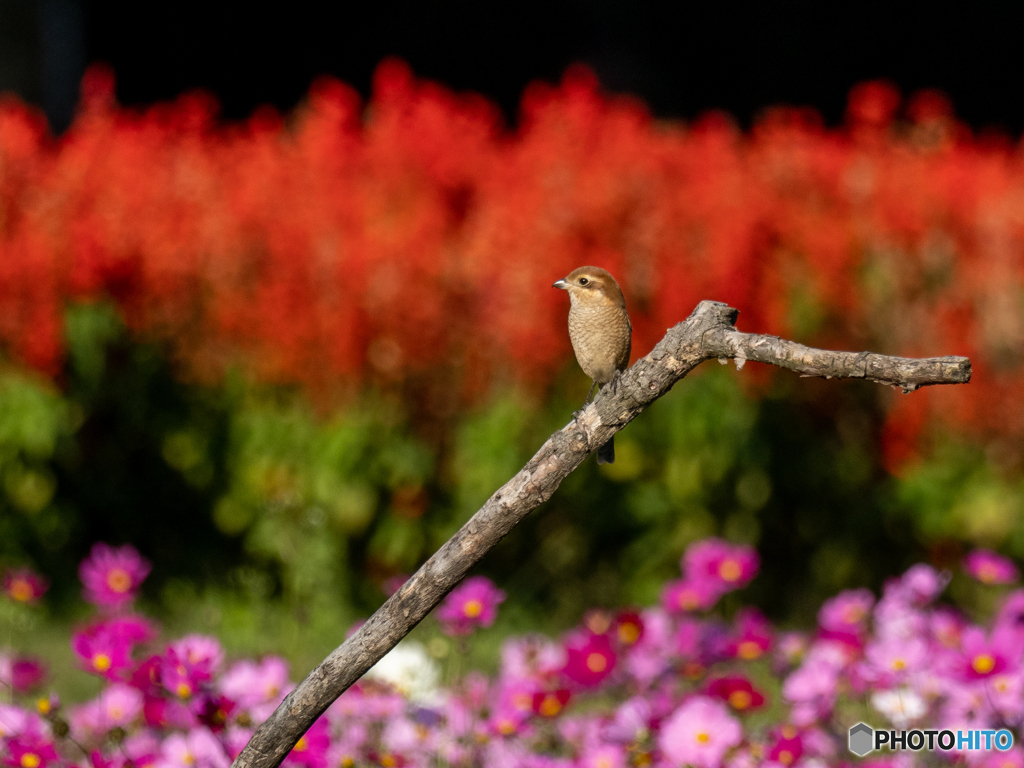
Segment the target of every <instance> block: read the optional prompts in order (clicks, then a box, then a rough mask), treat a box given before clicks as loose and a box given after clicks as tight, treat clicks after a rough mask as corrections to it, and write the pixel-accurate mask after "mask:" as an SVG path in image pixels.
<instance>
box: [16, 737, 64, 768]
mask: <svg viewBox="0 0 1024 768" xmlns="http://www.w3.org/2000/svg"><path fill="white" fill-rule="evenodd" d="M4 751H5V752H6V754H5V755H4V763H3V764H4V765H9V766H13V767H14V768H46V766H48V765H50V764H51V763H56V762H57V761H58V760H59V759H60V758H59V756H58V755H57V750H56V749H54V747H53V744H52V743H50V741H49V740H48V739H46V738H44V737H43V736H42V735H41V734H37V733H24V734H22V735H20V736H17V737H15V738H13V739H11V740H9V741H8V742H7V745H6V749H5V750H4Z"/></svg>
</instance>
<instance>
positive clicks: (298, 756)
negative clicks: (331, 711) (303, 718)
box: [284, 717, 331, 768]
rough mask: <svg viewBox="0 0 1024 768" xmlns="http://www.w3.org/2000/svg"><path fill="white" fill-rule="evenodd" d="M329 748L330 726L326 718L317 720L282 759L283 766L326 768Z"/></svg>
mask: <svg viewBox="0 0 1024 768" xmlns="http://www.w3.org/2000/svg"><path fill="white" fill-rule="evenodd" d="M330 746H331V734H330V725H329V724H328V722H327V720H326V718H323V717H321V718H318V719H317V721H316V722H315V723H313V725H311V726H310V728H309V730H308V731H306V732H305V733H304V734H303V735H302V737H301V738H300V739H299V740H298V741H297V742H296V744H295V746H294V747H292V751H291V752H289V753H288V756H287V757H286V758H285V759H284V765H299V766H302V767H303V768H327V750H328V748H329V747H330Z"/></svg>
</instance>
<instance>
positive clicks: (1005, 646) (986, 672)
mask: <svg viewBox="0 0 1024 768" xmlns="http://www.w3.org/2000/svg"><path fill="white" fill-rule="evenodd" d="M1020 656H1021V652H1020V645H1019V643H1018V641H1017V639H1016V637H1014V635H1013V634H1012V633H1010V632H1007V631H1006V630H1005V629H997V630H995V631H994V632H993V633H992V635H991V637H989V638H986V637H985V631H984V630H983V629H981V628H980V627H967V628H966V629H965V630H964V631H963V634H962V635H961V639H960V653H959V655H958V657H957V658H956V660H955V661H954V670H955V672H957V673H958V675H959V677H960V678H961V679H963V680H984V679H987V678H990V677H993V676H995V675H998V674H999V673H1001V672H1003V671H1004V670H1005V669H1007V667H1013V671H1015V672H1016V671H1018V670H1017V666H1018V664H1019V662H1020Z"/></svg>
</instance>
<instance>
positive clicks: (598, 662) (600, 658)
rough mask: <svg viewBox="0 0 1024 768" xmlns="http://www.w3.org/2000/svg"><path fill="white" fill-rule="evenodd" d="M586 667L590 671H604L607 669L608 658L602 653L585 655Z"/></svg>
mask: <svg viewBox="0 0 1024 768" xmlns="http://www.w3.org/2000/svg"><path fill="white" fill-rule="evenodd" d="M587 669H589V670H590V671H591V672H604V671H605V670H606V669H608V659H606V658H605V656H604V654H602V653H592V654H590V655H589V656H587Z"/></svg>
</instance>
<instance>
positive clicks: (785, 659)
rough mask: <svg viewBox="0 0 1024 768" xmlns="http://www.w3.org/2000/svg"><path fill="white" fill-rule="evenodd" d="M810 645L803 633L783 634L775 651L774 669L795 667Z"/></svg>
mask: <svg viewBox="0 0 1024 768" xmlns="http://www.w3.org/2000/svg"><path fill="white" fill-rule="evenodd" d="M809 646H810V643H808V641H807V636H806V635H805V634H804V633H803V632H783V633H782V634H781V635H780V636H779V641H778V643H777V645H776V649H775V667H776V669H786V668H788V667H792V666H796V665H797V664H799V663H800V661H801V660H802V659H803V657H804V654H806V653H807V649H808V647H809Z"/></svg>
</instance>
